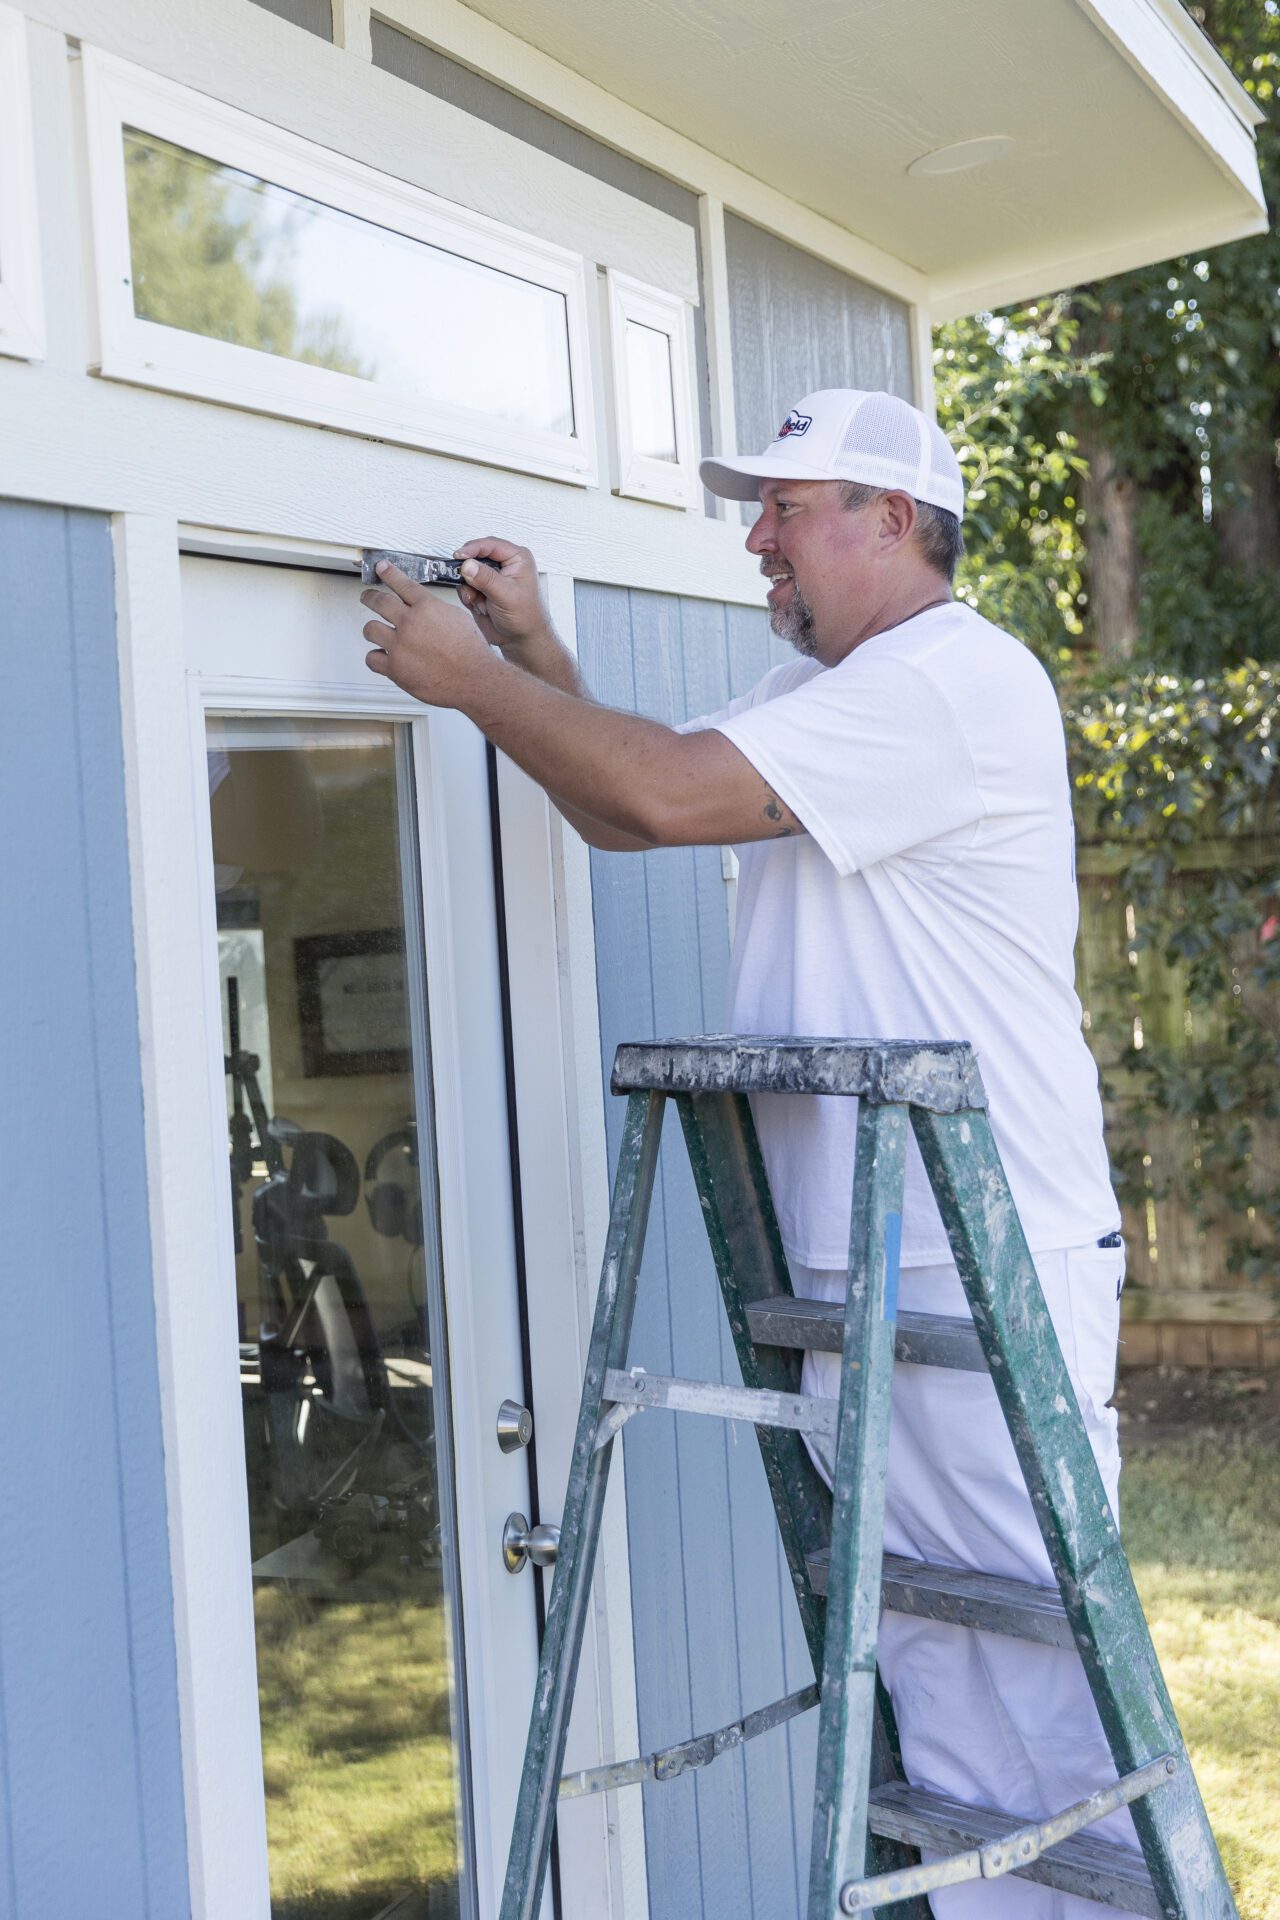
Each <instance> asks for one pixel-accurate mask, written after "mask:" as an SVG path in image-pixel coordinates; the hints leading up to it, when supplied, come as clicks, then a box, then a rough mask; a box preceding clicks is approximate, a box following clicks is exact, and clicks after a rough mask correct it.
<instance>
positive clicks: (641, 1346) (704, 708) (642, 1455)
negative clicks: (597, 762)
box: [577, 585, 813, 1920]
mask: <svg viewBox="0 0 1280 1920" xmlns="http://www.w3.org/2000/svg"><path fill="white" fill-rule="evenodd" d="M577 620H578V644H579V651H580V654H581V657H582V662H583V668H584V671H585V673H586V676H587V679H588V682H589V684H590V685H591V687H592V688H593V690H594V691H595V692H596V694H597V695H598V696H599V697H600V698H601V699H603V700H606V701H608V702H609V703H610V704H611V705H615V706H619V707H626V708H631V709H634V710H636V711H639V712H642V713H648V714H650V715H652V716H653V717H654V718H656V719H661V720H665V721H667V722H673V721H679V720H683V719H686V718H692V717H693V716H694V715H697V714H700V713H707V712H712V711H714V710H715V709H716V708H718V707H720V706H723V705H724V704H725V702H726V701H727V700H728V699H730V698H732V697H734V696H735V695H737V694H739V693H744V692H746V691H747V689H748V688H749V687H751V686H753V685H754V684H755V682H756V681H757V680H758V679H759V678H760V676H761V674H763V673H764V672H766V671H767V669H768V668H769V667H770V666H771V665H773V664H774V663H775V662H776V661H777V660H778V659H781V658H784V657H789V655H788V653H787V650H786V649H784V648H782V647H781V646H780V645H779V643H777V642H776V641H773V640H772V639H771V637H770V635H769V632H768V625H767V620H766V618H765V616H764V615H763V614H762V613H757V612H755V611H753V610H751V609H747V608H726V607H722V606H719V605H717V604H715V603H713V602H709V601H703V600H680V599H678V598H676V597H675V596H668V595H660V594H649V593H632V592H627V591H626V590H625V589H621V588H615V587H597V586H585V585H584V586H580V587H579V589H578V595H577ZM592 886H593V898H594V904H595V923H596V943H597V968H598V980H599V995H600V1017H601V1029H602V1039H603V1048H604V1061H605V1069H606V1075H607V1072H608V1068H609V1065H610V1063H611V1061H612V1056H613V1049H614V1047H615V1046H616V1045H617V1044H618V1042H619V1041H620V1040H624V1039H625V1040H630V1039H643V1038H647V1037H654V1036H659V1035H674V1034H681V1033H694V1032H706V1031H715V1030H716V1029H718V1028H720V1027H722V1026H723V1023H724V994H725V986H726V979H727V969H728V930H727V920H726V913H725V889H724V881H723V878H722V875H721V868H720V854H719V851H718V849H716V848H706V847H703V848H679V849H663V850H661V851H658V852H655V853H650V854H644V855H635V854H601V853H597V854H594V855H593V856H592ZM621 1119H622V1102H621V1101H620V1100H616V1099H614V1098H613V1097H612V1096H611V1095H606V1127H607V1131H608V1138H609V1150H610V1158H611V1163H616V1157H617V1151H618V1141H619V1134H620V1130H621ZM631 1352H632V1358H633V1360H634V1361H636V1362H638V1363H640V1364H642V1365H645V1366H648V1367H649V1368H650V1369H652V1370H654V1371H670V1372H675V1373H682V1374H691V1375H694V1376H698V1377H704V1378H707V1379H724V1380H731V1381H737V1380H739V1379H740V1375H739V1374H738V1371H737V1364H736V1361H735V1359H734V1355H733V1350H732V1345H731V1342H730V1340H729V1335H728V1330H727V1328H726V1326H725V1324H724V1314H723V1310H722V1308H721V1306H720V1299H719V1291H718V1288H717V1286H716V1281H715V1273H714V1268H713V1267H712V1263H711V1256H710V1251H709V1249H708V1246H707V1239H706V1231H705V1228H704V1227H703V1224H702V1218H701V1214H700V1212H699V1209H698V1205H697V1200H696V1197H695V1194H694V1190H693V1182H692V1178H691V1176H690V1173H689V1169H688V1160H687V1157H686V1155H685V1151H684V1146H683V1143H682V1141H681V1139H680V1137H679V1129H678V1127H677V1126H676V1125H675V1122H674V1118H673V1119H672V1121H671V1122H670V1124H669V1128H668V1133H667V1137H666V1139H665V1141H664V1145H663V1155H662V1163H661V1169H660V1174H659V1179H658V1183H657V1186H656V1190H655V1199H654V1210H653V1216H652V1220H651V1224H650V1229H649V1239H648V1245H647V1249H646V1257H645V1265H644V1270H643V1273H642V1278H641V1289H640V1298H639V1304H638V1308H637V1313H636V1323H635V1333H634V1337H633V1339H632V1345H631ZM624 1455H625V1461H626V1478H627V1503H628V1513H629V1526H630V1535H631V1564H632V1599H633V1607H634V1619H635V1643H636V1667H637V1684H638V1689H639V1701H640V1738H641V1742H642V1744H643V1745H644V1746H645V1747H646V1748H649V1747H653V1746H660V1745H664V1744H666V1743H667V1742H670V1741H674V1740H679V1739H683V1738H686V1737H687V1736H688V1735H689V1734H691V1733H694V1732H704V1731H706V1730H708V1729H709V1728H712V1727H715V1726H719V1725H721V1724H723V1723H724V1722H726V1721H728V1720H732V1719H734V1718H736V1717H737V1715H738V1714H739V1713H740V1712H742V1711H744V1710H747V1709H750V1708H752V1707H757V1706H762V1705H764V1704H765V1703H766V1702H767V1701H769V1700H772V1699H775V1698H777V1697H778V1696H780V1695H781V1694H783V1693H785V1692H787V1691H788V1690H790V1689H791V1688H792V1687H796V1686H800V1685H803V1684H804V1681H805V1679H806V1678H810V1677H811V1673H810V1669H809V1663H808V1656H807V1653H806V1651H805V1648H804V1643H803V1639H802V1637H801V1634H800V1629H799V1623H798V1619H797V1616H796V1609H795V1602H794V1599H793V1597H792V1595H791V1590H790V1585H789V1583H788V1582H787V1581H786V1578H785V1571H784V1569H783V1567H782V1559H781V1552H780V1549H779V1547H778V1543H777V1533H776V1529H775V1526H774V1521H773V1512H772V1508H771V1506H770V1503H769V1497H768V1492H767V1489H766V1487H765V1481H764V1473H763V1470H762V1468H761V1465H760V1456H759V1452H758V1450H757V1448H756V1444H755V1437H754V1434H753V1433H752V1431H751V1429H750V1428H746V1427H733V1428H730V1427H723V1426H721V1425H719V1424H718V1423H716V1422H714V1421H707V1420H697V1419H689V1418H685V1419H679V1420H677V1419H676V1418H674V1417H673V1416H671V1415H668V1414H654V1415H652V1416H650V1415H645V1416H644V1417H643V1418H642V1419H640V1420H638V1421H633V1422H632V1423H631V1425H630V1426H629V1427H628V1428H627V1430H626V1435H625V1439H624ZM812 1740H813V1735H812V1731H811V1730H810V1729H809V1728H808V1726H807V1724H804V1723H802V1724H801V1726H800V1727H798V1728H797V1729H795V1730H793V1731H792V1732H791V1733H787V1732H778V1733H774V1734H770V1735H767V1736H765V1738H764V1739H762V1740H760V1741H758V1742H756V1743H755V1744H753V1745H752V1746H750V1747H748V1748H746V1749H745V1750H742V1751H739V1752H737V1753H734V1754H731V1755H726V1756H725V1757H724V1758H722V1759H720V1760H718V1761H717V1762H716V1763H715V1765H714V1766H713V1767H711V1768H710V1769H709V1770H707V1771H706V1772H704V1773H700V1774H695V1775H689V1776H686V1777H685V1778H683V1779H681V1780H678V1781H675V1782H672V1783H670V1784H667V1785H662V1786H652V1787H648V1788H646V1789H645V1790H644V1791H645V1794H646V1800H645V1824H646V1834H647V1850H648V1862H649V1887H650V1903H651V1911H652V1914H653V1920H677V1917H678V1920H689V1916H691V1915H697V1916H700V1920H742V1916H744V1915H760V1916H764V1915H767V1916H768V1917H769V1920H791V1916H799V1915H800V1914H802V1913H803V1911H804V1901H803V1894H804V1888H805V1885H806V1882H807V1859H808V1845H809V1809H810V1799H811V1793H812V1779H813V1757H812Z"/></svg>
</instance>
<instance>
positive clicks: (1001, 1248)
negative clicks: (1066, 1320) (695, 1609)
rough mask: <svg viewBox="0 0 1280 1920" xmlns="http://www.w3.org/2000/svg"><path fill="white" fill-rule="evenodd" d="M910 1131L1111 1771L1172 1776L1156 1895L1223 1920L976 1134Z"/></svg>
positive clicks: (1178, 1745)
mask: <svg viewBox="0 0 1280 1920" xmlns="http://www.w3.org/2000/svg"><path fill="white" fill-rule="evenodd" d="M911 1121H912V1126H913V1128H914V1130H915V1135H916V1139H917V1141H918V1142H919V1146H920V1152H921V1155H922V1157H923V1160H924V1164H925V1171H926V1172H927V1174H928V1176H929V1181H930V1184H931V1186H932V1188H933V1191H934V1195H935V1197H936V1199H937V1202H938V1210H939V1212H940V1213H941V1215H942V1221H943V1225H944V1226H945V1228H946V1230H947V1236H948V1239H949V1240H950V1242H951V1250H952V1254H953V1256H954V1258H955V1262H956V1266H957V1268H958V1270H959V1273H960V1278H961V1281H962V1282H963V1285H964V1289H965V1293H966V1295H967V1296H968V1300H969V1307H970V1311H971V1312H972V1314H973V1321H974V1326H975V1327H976V1329H977V1333H978V1338H979V1340H980V1341H981V1343H982V1347H983V1351H984V1352H985V1353H986V1356H987V1363H988V1366H989V1367H990V1369H991V1378H992V1383H993V1385H994V1387H995V1390H996V1394H997V1396H998V1398H999V1401H1000V1405H1001V1407H1002V1409H1003V1411H1004V1416H1005V1420H1006V1422H1007V1425H1008V1428H1009V1435H1010V1438H1011V1440H1012V1441H1013V1446H1014V1450H1015V1452H1016V1454H1017V1456H1018V1462H1019V1465H1020V1466H1021V1468H1022V1474H1023V1478H1024V1480H1025V1481H1026V1485H1027V1492H1028V1494H1029V1495H1030V1498H1031V1504H1032V1506H1033V1508H1034V1510H1035V1512H1036V1515H1037V1518H1038V1520H1039V1523H1040V1532H1041V1534H1042V1536H1043V1538H1044V1543H1045V1547H1046V1549H1047V1551H1048V1555H1049V1561H1050V1564H1051V1566H1052V1568H1053V1572H1054V1576H1055V1578H1056V1579H1057V1582H1058V1586H1059V1590H1060V1591H1061V1594H1062V1603H1063V1606H1064V1608H1065V1609H1066V1614H1067V1619H1068V1620H1069V1622H1070V1624H1071V1628H1072V1631H1073V1632H1074V1634H1075V1639H1076V1646H1077V1650H1078V1652H1079V1654H1080V1658H1081V1661H1082V1664H1083V1667H1084V1671H1085V1674H1086V1677H1087V1679H1088V1682H1089V1686H1090V1689H1091V1690H1092V1693H1093V1697H1094V1700H1095V1702H1096V1703H1097V1707H1098V1714H1099V1718H1100V1719H1101V1721H1102V1728H1103V1732H1104V1734H1105V1735H1106V1738H1107V1742H1108V1744H1109V1746H1110V1748H1111V1752H1112V1757H1113V1758H1114V1760H1115V1765H1116V1771H1117V1772H1118V1773H1119V1774H1121V1775H1122V1776H1123V1775H1126V1774H1130V1773H1132V1772H1134V1771H1135V1770H1137V1769H1139V1768H1141V1767H1144V1766H1146V1765H1147V1764H1148V1763H1149V1762H1151V1761H1152V1760H1153V1759H1154V1758H1155V1757H1156V1756H1157V1755H1160V1754H1164V1753H1172V1754H1174V1755H1175V1756H1176V1757H1177V1759H1178V1760H1179V1761H1180V1762H1181V1763H1182V1764H1181V1765H1180V1766H1179V1770H1178V1773H1177V1775H1176V1777H1175V1778H1174V1779H1173V1780H1171V1781H1170V1782H1169V1784H1168V1785H1167V1786H1166V1787H1165V1788H1164V1789H1163V1790H1162V1791H1161V1792H1160V1793H1159V1794H1154V1795H1147V1796H1145V1797H1143V1798H1142V1799H1140V1800H1137V1801H1136V1802H1135V1803H1134V1808H1133V1820H1134V1825H1135V1827H1136V1829H1137V1832H1138V1838H1139V1840H1140V1841H1141V1843H1142V1849H1143V1853H1144V1855H1145V1856H1146V1861H1147V1866H1148V1869H1149V1871H1150V1873H1151V1878H1152V1882H1153V1884H1154V1886H1155V1889H1156V1894H1157V1896H1158V1897H1159V1898H1160V1899H1161V1900H1163V1901H1165V1902H1166V1903H1167V1906H1168V1911H1169V1912H1170V1913H1174V1914H1178V1915H1179V1916H1182V1920H1231V1917H1233V1916H1234V1915H1235V1911H1236V1910H1235V1903H1234V1900H1233V1899H1232V1895H1231V1889H1230V1887H1229V1885H1228V1883H1227V1877H1226V1874H1225V1872H1224V1870H1223V1866H1222V1861H1221V1859H1220V1857H1219V1855H1218V1850H1217V1848H1216V1846H1215V1845H1214V1842H1213V1835H1212V1831H1211V1829H1210V1827H1209V1820H1208V1815H1207V1814H1206V1812H1205V1809H1204V1803H1203V1801H1202V1800H1201V1797H1200V1790H1199V1788H1198V1787H1197V1785H1196V1781H1195V1776H1194V1774H1193V1773H1192V1770H1191V1767H1190V1765H1189V1764H1188V1763H1187V1750H1186V1744H1185V1742H1184V1740H1183V1737H1182V1731H1181V1729H1180V1727H1179V1725H1178V1720H1177V1715H1176V1714H1175V1712H1174V1709H1173V1702H1172V1701H1171V1700H1170V1698H1169V1691H1168V1688H1167V1687H1166V1685H1165V1682H1164V1677H1163V1675H1162V1673H1161V1671H1160V1663H1159V1660H1158V1659H1157V1657H1156V1651H1155V1648H1154V1646H1153V1645H1152V1641H1151V1633H1150V1629H1149V1628H1148V1626H1147V1620H1146V1615H1145V1614H1144V1613H1143V1610H1142V1602H1141V1601H1140V1600H1139V1598H1138V1592H1137V1589H1136V1587H1135V1586H1134V1584H1133V1575H1132V1573H1131V1572H1130V1569H1129V1562H1128V1559H1127V1557H1126V1555H1125V1552H1124V1548H1123V1546H1122V1545H1121V1542H1120V1534H1119V1530H1118V1528H1117V1526H1116V1523H1115V1518H1114V1516H1113V1514H1112V1512H1111V1506H1110V1503H1109V1501H1108V1499H1107V1494H1106V1489H1105V1488H1104V1486H1103V1484H1102V1476H1101V1474H1100V1473H1099V1471H1098V1465H1097V1462H1096V1460H1095V1459H1094V1456H1093V1449H1092V1447H1091V1446H1090V1445H1089V1441H1088V1438H1087V1436H1086V1434H1085V1431H1084V1424H1083V1421H1082V1420H1081V1417H1080V1411H1079V1407H1078V1405H1077V1402H1076V1397H1075V1389H1074V1388H1073V1386H1072V1384H1071V1378H1070V1375H1069V1374H1068V1372H1067V1368H1066V1362H1065V1361H1064V1360H1063V1357H1062V1349H1061V1347H1060V1346H1059V1344H1058V1337H1057V1334H1056V1333H1055V1331H1054V1326H1053V1321H1052V1318H1051V1317H1050V1314H1049V1309H1048V1306H1047V1305H1046V1303H1045V1298H1044V1292H1043V1289H1042V1288H1041V1285H1040V1280H1039V1276H1038V1275H1037V1273H1036V1269H1035V1263H1034V1261H1033V1260H1032V1258H1031V1253H1030V1250H1029V1249H1028V1247H1027V1242H1026V1237H1025V1235H1024V1234H1023V1231H1022V1224H1021V1222H1020V1220H1019V1218H1018V1212H1017V1208H1016V1207H1015V1205H1014V1202H1013V1196H1012V1194H1011V1193H1010V1191H1009V1184H1008V1180H1007V1179H1006V1177H1005V1172H1004V1167H1003V1165H1002V1164H1001V1160H1000V1154H999V1149H998V1148H997V1146H996V1143H995V1140H994V1138H993V1136H992V1133H991V1125H990V1122H989V1120H988V1119H987V1116H986V1114H985V1113H977V1112H973V1113H957V1114H937V1113H930V1112H926V1111H924V1110H923V1109H919V1108H915V1109H912V1113H911Z"/></svg>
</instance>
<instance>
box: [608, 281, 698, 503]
mask: <svg viewBox="0 0 1280 1920" xmlns="http://www.w3.org/2000/svg"><path fill="white" fill-rule="evenodd" d="M605 284H606V289H607V297H608V302H609V345H610V354H609V358H610V363H611V369H612V386H613V417H614V427H615V432H616V436H617V470H616V473H615V475H614V487H613V490H614V492H615V493H618V494H622V495H623V496H624V497H627V498H630V499H633V500H657V501H660V502H661V503H662V504H663V505H664V506H668V507H687V508H692V507H700V506H701V504H702V495H701V490H700V488H699V485H698V471H697V463H696V459H695V453H696V449H697V445H698V423H697V415H696V413H695V411H694V405H693V376H692V364H693V355H692V352H691V350H690V338H689V336H690V325H691V320H692V315H691V312H690V309H689V306H688V304H687V302H686V301H684V300H681V299H680V298H679V297H678V296H677V295H675V294H672V293H665V292H664V291H663V290H662V288H661V287H650V286H646V285H645V284H644V282H643V281H641V280H633V279H632V278H631V275H630V274H627V273H618V272H616V271H615V270H614V268H612V267H610V268H609V269H608V271H607V272H606V274H605ZM629 320H630V321H634V322H635V324H636V325H637V326H641V327H652V328H653V330H654V331H655V332H656V333H661V334H665V336H666V338H667V341H668V344H669V346H670V349H671V402H672V411H673V414H674V418H675V430H676V458H675V460H674V461H671V460H655V459H653V458H652V457H651V456H650V455H648V454H643V453H637V451H636V448H635V443H634V438H633V435H632V428H631V403H630V396H629V393H628V389H627V364H626V353H627V322H628V321H629Z"/></svg>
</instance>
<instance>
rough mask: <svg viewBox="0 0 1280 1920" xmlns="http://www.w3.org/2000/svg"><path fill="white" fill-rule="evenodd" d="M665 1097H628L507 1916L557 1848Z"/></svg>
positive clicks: (535, 1886)
mask: <svg viewBox="0 0 1280 1920" xmlns="http://www.w3.org/2000/svg"><path fill="white" fill-rule="evenodd" d="M663 1105H664V1102H663V1098H662V1096H661V1095H660V1094H651V1093H643V1092H637V1093H633V1094H632V1095H631V1097H630V1099H629V1100H628V1102H627V1112H626V1117H625V1119H624V1121H623V1127H622V1148H621V1151H620V1153H619V1155H618V1171H617V1175H616V1177H615V1180H614V1189H613V1203H612V1206H611V1208H610V1214H609V1232H608V1238H607V1240H606V1243H605V1255H604V1265H603V1269H602V1271H601V1275H600V1288H599V1292H598V1293H597V1295H596V1309H595V1319H594V1322H593V1325H592V1329H591V1345H590V1347H589V1349H588V1354H587V1366H586V1373H585V1375H584V1377H583V1383H582V1400H581V1403H580V1406H579V1411H578V1425H577V1430H576V1433H575V1435H574V1443H573V1463H572V1466H571V1467H570V1470H569V1485H568V1487H567V1489H566V1492H565V1502H564V1508H563V1519H562V1522H561V1527H560V1544H559V1548H558V1550H557V1555H556V1574H555V1579H554V1581H553V1582H552V1586H551V1601H550V1605H549V1606H548V1608H547V1620H546V1627H545V1629H544V1631H543V1636H542V1649H541V1652H540V1655H539V1659H538V1678H537V1684H536V1686H535V1688H534V1695H533V1707H532V1710H531V1712H530V1717H529V1736H528V1741H527V1744H526V1747H525V1759H524V1767H523V1770H522V1772H521V1776H520V1791H519V1796H518V1799H517V1802H516V1814H515V1822H514V1827H513V1831H512V1836H511V1848H510V1852H509V1853H508V1855H507V1875H506V1882H505V1885H504V1887H503V1893H502V1907H501V1911H500V1920H534V1917H535V1915H536V1914H537V1911H538V1907H539V1906H540V1904H541V1897H542V1883H543V1880H544V1878H545V1877H546V1871H547V1860H548V1857H549V1855H550V1852H551V1836H552V1829H553V1825H554V1820H555V1810H556V1798H557V1790H558V1785H559V1779H560V1771H561V1768H562V1767H563V1765H564V1749H565V1742H566V1740H567V1738H568V1733H569V1711H570V1708H571V1706H572V1704H573V1689H574V1681H575V1679H576V1677H577V1671H578V1661H579V1659H580V1657H581V1653H582V1637H583V1633H584V1631H585V1629H586V1621H587V1610H588V1607H589V1605H590V1598H591V1576H592V1572H593V1569H594V1564H595V1552H596V1543H597V1541H598V1539H599V1535H600V1516H601V1513H602V1511H603V1508H604V1496H605V1490H606V1487H607V1484H608V1477H609V1462H610V1459H611V1457H612V1454H613V1448H612V1446H607V1447H603V1448H601V1449H600V1450H598V1451H597V1450H596V1448H595V1445H594V1442H595V1436H596V1430H597V1428H598V1426H599V1423H600V1412H601V1406H602V1404H603V1397H604V1377H605V1374H606V1372H607V1371H608V1369H609V1368H610V1367H620V1366H622V1365H623V1364H624V1363H625V1361H626V1356H627V1345H628V1342H629V1341H630V1338H631V1322H632V1318H633V1315H634V1312H635V1300H636V1283H637V1280H638V1278H639V1273H640V1260H641V1256H642V1254H643V1252H644V1237H645V1228H646V1226H647V1224H648V1218H649V1206H650V1202H651V1200H652V1197H653V1182H654V1175H655V1172H656V1170H657V1164H658V1149H659V1146H660V1144H661V1137H662V1109H663Z"/></svg>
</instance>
